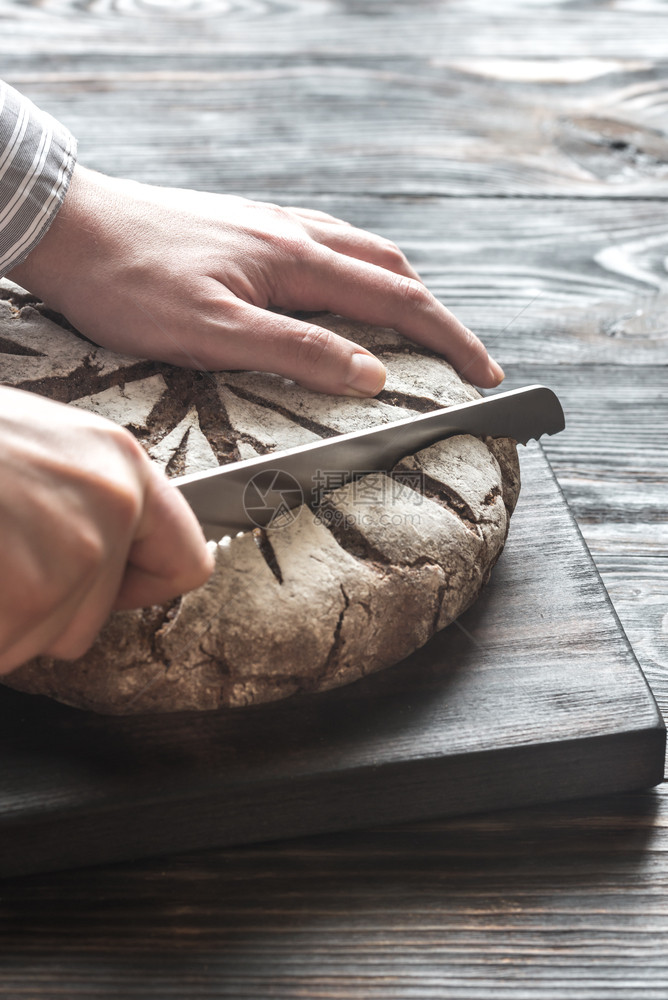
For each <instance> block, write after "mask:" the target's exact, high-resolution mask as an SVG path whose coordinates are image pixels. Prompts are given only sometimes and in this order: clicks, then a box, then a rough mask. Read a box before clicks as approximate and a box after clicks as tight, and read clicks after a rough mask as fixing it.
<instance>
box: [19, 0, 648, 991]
mask: <svg viewBox="0 0 668 1000" xmlns="http://www.w3.org/2000/svg"><path fill="white" fill-rule="evenodd" d="M665 38H666V7H665V4H664V3H663V2H661V0H645V2H643V3H642V4H640V3H632V2H626V0H618V2H615V3H607V2H599V0H589V2H585V3H570V2H567V0H554V2H548V0H539V2H536V0H509V2H506V3H503V4H499V3H493V2H487V0H452V2H448V3H447V4H446V3H443V2H440V0H309V2H307V0H286V2H278V0H237V2H234V3H222V2H221V3H219V2H217V0H200V2H199V3H197V4H196V3H195V0H193V3H189V2H187V0H184V2H183V3H181V4H178V5H177V4H176V3H175V2H174V3H170V4H167V2H160V0H156V2H155V3H152V4H151V5H150V7H149V5H148V4H144V5H142V4H140V3H139V2H138V0H118V2H117V3H115V4H112V3H111V2H106V0H99V2H88V3H86V4H85V5H83V4H74V3H72V2H68V0H40V2H37V0H33V2H19V0H0V53H1V55H2V60H3V69H2V72H3V74H5V75H7V76H10V78H13V79H16V80H17V82H19V83H20V85H21V86H23V87H24V89H26V90H27V91H28V92H29V93H31V94H32V95H34V96H35V97H38V98H39V99H43V100H44V102H45V103H47V102H48V106H49V107H50V108H51V109H53V110H55V111H56V112H57V113H59V114H61V115H62V117H63V118H65V120H68V121H70V122H71V124H72V125H73V126H74V127H75V129H76V130H78V131H79V132H80V138H81V141H82V155H83V157H84V159H85V160H87V161H89V162H92V163H94V164H95V165H97V166H99V167H103V168H105V169H107V170H110V171H112V172H118V173H124V174H134V175H135V176H137V177H140V178H143V179H151V180H161V181H163V182H170V181H173V180H177V182H179V183H181V182H187V183H188V184H189V185H202V186H213V187H216V188H218V189H220V188H222V187H223V186H226V185H230V186H232V187H235V188H240V189H243V190H244V191H245V192H246V193H248V194H254V195H256V196H258V197H270V198H278V197H279V196H280V195H281V192H283V193H284V194H285V195H286V196H287V195H290V196H291V199H294V200H297V199H299V200H303V199H304V198H306V199H307V200H308V201H309V202H314V203H316V204H317V206H318V207H324V208H327V207H328V206H329V207H330V210H335V211H336V212H337V213H338V214H340V215H342V216H344V217H349V218H351V219H352V221H354V222H356V223H357V224H358V225H368V226H369V227H370V228H373V229H376V230H378V231H382V232H385V233H387V235H389V236H391V237H392V238H394V239H397V240H399V242H401V243H402V245H405V247H406V249H407V250H408V251H409V253H410V255H411V256H412V257H413V258H414V259H415V260H416V262H417V263H418V264H419V266H420V268H421V270H422V272H423V274H424V275H425V277H426V278H427V280H428V281H429V283H430V285H431V286H432V287H434V288H435V290H436V291H437V293H438V294H439V295H440V296H441V297H442V298H443V300H444V301H446V302H448V303H449V304H450V305H451V306H452V307H453V308H454V309H456V310H457V311H458V312H459V313H460V314H462V315H463V316H464V317H465V318H466V321H467V322H469V323H470V324H471V325H472V326H473V327H474V328H475V329H476V330H479V331H480V332H482V333H483V334H484V335H485V337H486V338H487V339H488V340H490V342H491V346H492V347H493V350H494V352H495V353H496V354H497V355H498V356H499V359H500V360H501V361H502V362H503V363H504V364H505V365H506V367H507V369H508V381H509V383H511V384H520V382H521V381H543V382H546V383H547V384H552V385H554V386H555V388H558V390H559V392H560V394H561V395H562V397H563V398H564V403H565V408H566V412H567V418H568V429H567V431H566V432H565V434H564V435H562V436H561V437H559V438H555V439H553V440H550V441H549V442H548V444H547V447H548V453H549V457H550V460H551V461H552V463H553V465H554V468H555V470H556V472H557V475H558V477H559V479H560V482H561V484H562V486H563V488H564V490H565V492H566V495H567V497H568V499H569V503H570V504H571V505H572V508H573V509H574V511H575V513H576V514H577V516H578V519H579V521H580V524H581V526H582V529H583V531H584V533H585V537H586V539H587V542H588V544H589V546H590V547H591V549H592V551H593V553H594V556H595V559H596V562H597V565H598V567H599V569H600V571H601V572H602V574H603V578H604V580H605V583H606V586H607V587H608V590H609V592H610V594H611V597H612V599H613V602H614V604H615V607H616V610H617V612H618V613H619V615H620V617H621V619H622V621H623V623H624V626H625V628H626V630H627V632H628V634H629V637H630V638H631V640H632V642H633V645H634V649H635V651H636V653H637V655H638V657H639V659H640V662H641V663H642V665H643V667H644V669H645V670H646V672H647V674H648V676H649V677H650V679H651V682H652V685H653V688H654V690H655V692H656V694H657V697H658V699H659V702H660V704H661V706H662V708H663V710H664V712H665V711H667V710H668V681H667V678H668V619H667V615H668V582H667V581H668V540H667V538H666V524H667V523H668V516H667V514H666V496H668V469H667V468H666V445H665V427H666V410H665V406H666V393H665V384H666V383H665V378H666V372H667V368H668V345H667V344H666V334H665V331H666V312H667V310H666V298H665V296H666V272H665V264H664V258H665V256H666V228H665V220H666V211H665V207H666V202H665V179H664V180H662V177H663V175H662V170H663V160H662V157H663V148H664V147H663V145H661V144H662V143H664V142H665V135H666V117H665V110H664V109H665V102H664V97H663V95H664V94H665V77H666V70H665V59H666V51H665ZM198 74H201V77H200V84H199V92H198V82H197V80H198V76H197V75H198ZM411 77H413V78H411ZM353 81H354V85H355V86H354V88H353V85H352V83H353ZM290 85H291V88H292V89H290ZM272 88H275V89H276V96H274V94H273V93H272ZM92 91H94V93H93V92H92ZM235 91H236V92H237V93H238V99H239V102H240V104H243V106H244V109H245V111H246V114H247V121H246V128H247V131H246V132H244V122H243V121H242V118H241V116H240V114H239V113H238V111H237V109H236V108H235V104H234V98H233V97H231V96H230V93H232V94H234V93H235ZM402 91H403V92H402ZM214 94H215V95H216V98H217V101H218V103H216V102H215V101H214V99H213V96H212V95H214ZM474 94H475V97H476V99H475V100H473V95H474ZM133 95H134V97H133ZM278 95H280V96H281V97H282V99H283V101H284V102H285V101H286V100H288V101H294V104H295V107H297V108H299V114H298V115H297V114H291V113H290V106H289V105H288V106H287V107H286V106H285V105H284V104H280V103H279V100H278V99H277V97H278ZM316 95H317V98H316ZM388 95H391V96H392V100H393V101H394V102H396V116H397V123H398V122H401V124H402V126H403V132H402V133H401V137H403V136H404V135H405V136H407V137H409V138H410V140H411V142H412V144H413V146H414V147H415V148H416V149H417V150H419V155H416V156H415V157H414V158H413V160H412V161H411V159H410V157H409V152H408V151H407V150H406V149H405V148H404V146H403V145H402V146H401V147H400V149H399V153H398V154H397V160H396V162H394V161H392V162H388V158H387V156H385V157H384V158H383V156H382V155H381V154H382V152H383V147H382V143H383V138H384V136H385V134H388V135H393V136H395V137H396V136H397V134H398V129H397V127H396V124H395V122H394V121H393V106H392V104H390V105H388V104H387V103H386V102H385V98H386V96H388ZM501 97H502V98H503V101H502V100H501ZM98 100H99V101H100V102H101V103H100V106H101V107H103V108H104V116H106V120H102V118H99V116H96V102H97V101H98ZM255 100H257V106H256V108H255V105H254V101H255ZM490 102H491V103H490ZM483 104H484V106H481V105H483ZM462 105H463V106H464V107H465V108H466V111H467V114H468V117H466V116H465V114H464V112H463V111H462ZM120 107H123V108H125V110H126V112H128V113H131V116H132V120H131V121H130V122H129V124H126V122H125V121H123V120H121V116H120V114H119V113H118V108H120ZM492 109H493V112H494V113H492ZM157 115H160V116H161V118H162V125H163V127H164V129H165V136H166V138H165V139H164V141H161V142H160V144H159V145H158V146H157V147H156V146H154V145H151V143H149V142H148V141H145V139H146V138H150V139H151V140H152V142H153V141H158V137H157V135H156V133H157V130H156V126H155V123H154V119H155V117H156V116H157ZM439 115H441V117H439ZM348 116H350V117H348ZM299 120H300V121H301V122H302V123H303V125H304V127H303V128H301V129H300V128H299V124H298V121H299ZM328 122H331V125H332V129H330V133H331V134H329V135H328V129H327V125H328ZM353 122H354V124H355V128H354V129H353V128H352V124H353ZM378 123H382V125H383V127H382V128H381V126H380V124H378ZM306 124H307V125H308V129H307V128H306V127H305V126H306ZM349 125H350V127H348V126H349ZM223 126H225V127H226V129H227V133H226V134H225V132H223V131H222V129H223ZM539 126H542V128H541V127H539ZM128 129H129V133H128ZM385 129H387V133H386V132H385ZM448 129H450V130H451V131H452V136H451V137H450V135H449V132H448ZM216 130H218V131H217V132H216ZM128 136H130V137H131V141H130V138H128ZM287 136H290V137H292V139H293V141H295V142H296V143H297V144H298V145H299V147H300V148H301V156H302V157H303V158H304V160H303V161H302V160H300V158H299V157H297V155H296V154H295V153H294V151H292V152H290V151H288V153H287V154H286V153H285V147H286V145H287V144H286V141H285V139H286V137H287ZM432 136H433V138H434V145H433V146H431V145H430V139H431V138H432ZM316 138H317V143H318V144H316ZM449 138H451V141H450V142H448V139H449ZM520 139H521V140H522V141H521V142H520V141H519V140H520ZM226 140H227V141H226ZM344 140H348V142H347V145H346V143H345V141H344ZM254 142H256V143H260V145H259V146H258V147H257V148H261V149H263V150H265V151H268V152H269V153H271V155H272V156H274V157H275V158H276V159H277V162H270V163H268V162H266V159H267V157H266V152H265V156H264V158H261V159H259V160H258V162H255V159H256V158H254V157H253V148H254V146H253V143H254ZM657 143H658V144H659V146H658V149H659V153H660V155H659V156H655V155H654V151H656V150H657V145H656V144H657ZM263 144H264V145H263ZM323 148H324V149H326V150H327V154H328V155H327V157H325V156H323V155H322V153H321V150H322V149H323ZM394 152H395V151H393V155H394ZM286 157H287V158H286ZM284 158H286V159H285V162H284ZM469 165H470V166H469ZM307 168H308V169H307ZM412 179H413V181H412ZM328 185H329V186H328ZM429 185H431V187H430V186H429ZM242 186H243V187H242ZM379 191H382V192H384V194H385V197H383V198H375V197H374V196H375V194H376V193H377V192H379ZM435 193H437V194H439V195H442V196H447V195H450V194H452V195H453V196H452V197H439V198H434V197H432V196H433V195H434V194H435ZM464 194H465V195H466V197H463V195H464ZM481 194H483V195H485V196H486V197H476V196H479V195H481ZM507 194H512V195H513V197H512V198H508V197H503V198H502V197H499V196H500V195H507ZM543 195H546V196H549V197H542V196H543ZM574 195H577V198H576V197H574ZM632 199H633V200H632ZM536 292H539V293H540V294H539V296H538V298H535V293H536ZM522 308H525V310H526V311H525V312H524V313H523V314H522V315H521V316H518V317H517V318H514V317H516V314H517V313H518V312H519V310H520V309H522ZM638 310H641V312H640V313H638ZM508 323H510V326H509V327H508V329H507V330H505V331H504V332H503V333H501V331H502V330H503V328H504V327H505V326H506V325H507V324H508ZM600 365H602V366H603V367H599V366H600ZM666 830H668V786H666V785H663V786H661V787H660V788H659V789H658V790H657V791H656V792H654V793H650V794H642V795H627V796H619V797H616V798H614V799H608V800H601V799H595V800H591V801H590V802H586V803H581V804H578V805H574V806H565V805H560V806H558V807H555V808H548V809H545V808H543V809H535V810H524V811H522V812H505V813H501V812H497V813H495V814H493V815H488V816H484V817H477V818H476V817H468V818H464V819H458V820H452V821H449V822H445V823H432V824H419V825H418V824H416V825H413V826H410V827H403V828H401V827H396V826H395V827H391V828H387V827H386V828H376V829H373V830H369V831H367V832H365V833H358V834H346V835H339V836H329V837H319V838H311V839H308V840H300V841H286V842H284V843H281V844H275V845H263V846H261V847H252V848H243V849H230V850H227V851H219V852H211V853H208V854H203V855H198V856H194V855H191V856H181V857H174V858H171V859H169V860H167V861H157V862H145V863H141V864H135V865H116V866H114V867H109V868H106V869H97V870H92V871H85V872H81V873H68V874H63V875H51V876H34V877H31V878H24V879H16V880H13V881H6V882H4V883H3V885H2V892H1V893H0V920H1V921H2V922H1V924H0V941H1V944H2V948H1V949H0V970H1V972H2V976H1V978H0V996H2V997H3V998H7V1000H15V998H18V997H19V996H20V997H22V998H24V1000H25V998H30V1000H38V998H39V1000H43V998H47V997H49V998H50V997H51V996H54V995H56V994H57V993H60V994H65V995H68V996H72V997H79V996H81V997H110V998H111V997H113V998H116V997H118V996H119V995H123V996H127V997H130V998H134V997H137V998H139V997H142V998H147V997H152V996H155V997H161V998H162V997H165V996H169V995H170V994H175V995H179V996H187V997H192V998H199V997H202V998H203V997H214V996H215V997H229V998H233V1000H238V998H242V997H244V998H255V1000H266V998H267V997H269V996H272V997H280V998H285V1000H288V998H289V1000H297V998H298V997H301V998H308V1000H316V998H329V1000H332V998H337V1000H366V998H369V1000H370V998H378V1000H380V998H383V1000H387V998H389V997H391V998H392V1000H431V998H434V1000H436V998H438V1000H450V998H451V1000H489V997H491V996H497V995H498V996H499V997H505V998H509V1000H511V998H512V1000H563V998H567V1000H635V998H642V1000H664V998H665V997H666V995H668V960H667V958H666V956H667V955H668V896H667V894H666V886H667V884H668V865H667V863H666V857H667V849H668V844H667V843H666V836H667V835H666Z"/></svg>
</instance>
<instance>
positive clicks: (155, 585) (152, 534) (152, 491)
mask: <svg viewBox="0 0 668 1000" xmlns="http://www.w3.org/2000/svg"><path fill="white" fill-rule="evenodd" d="M212 571H213V555H212V553H211V551H210V550H209V549H208V548H207V545H206V541H205V539H204V535H203V534H202V529H201V527H200V525H199V523H198V521H197V518H196V517H195V515H194V514H193V511H192V509H191V508H190V506H189V505H188V503H187V502H186V500H185V499H184V497H183V496H182V495H181V493H180V492H179V491H178V489H177V488H176V487H175V486H172V484H171V483H170V482H169V481H168V480H167V478H166V477H165V476H164V475H163V474H162V473H161V472H160V470H159V469H157V468H156V467H155V466H153V465H152V466H151V472H150V476H149V481H148V483H147V487H146V495H145V502H144V510H143V513H142V518H141V521H140V523H139V526H138V528H137V532H136V535H135V539H134V541H133V543H132V545H131V547H130V551H129V553H128V560H127V566H126V569H125V573H124V576H123V580H122V582H121V585H120V588H119V590H118V594H117V596H116V600H115V603H114V607H115V608H116V609H120V608H138V607H146V606H149V605H151V604H162V603H163V602H164V601H168V600H171V598H173V597H177V596H178V595H179V594H185V593H186V592H187V591H189V590H194V589H195V587H199V586H201V585H202V584H204V583H206V581H207V580H208V578H209V576H210V575H211V573H212Z"/></svg>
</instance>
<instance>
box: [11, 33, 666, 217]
mask: <svg viewBox="0 0 668 1000" xmlns="http://www.w3.org/2000/svg"><path fill="white" fill-rule="evenodd" d="M147 63H148V66H147ZM2 72H3V76H5V77H6V78H7V79H8V80H9V82H10V83H13V84H14V85H15V86H17V87H18V88H19V89H21V90H23V91H24V92H25V93H27V94H28V95H29V96H30V97H31V98H32V99H33V100H35V102H36V103H37V104H38V105H40V106H42V107H46V108H47V109H48V110H50V111H51V112H52V113H53V114H54V115H55V116H56V117H57V118H60V119H61V120H63V121H64V122H65V123H66V124H67V125H68V126H69V127H70V129H71V130H72V131H73V132H74V134H75V135H77V136H78V138H79V139H80V143H81V156H82V158H83V159H84V160H85V162H86V163H87V164H88V165H90V166H92V167H95V168H96V169H101V170H104V171H107V172H117V173H121V174H130V175H132V176H134V177H136V178H137V179H139V180H145V181H151V182H157V183H168V184H175V185H181V186H185V185H192V184H193V179H194V178H196V179H197V183H198V184H199V185H201V186H203V187H205V188H211V189H214V190H228V191H233V190H237V189H241V190H242V191H244V192H247V193H249V194H252V193H255V194H258V195H262V194H269V195H270V196H272V197H274V198H283V199H285V198H289V199H294V197H302V198H303V197H306V196H308V197H311V196H312V195H313V194H318V193H321V192H334V191H335V192H341V193H344V192H345V193H348V194H354V195H357V194H360V193H362V192H366V191H368V192H374V194H386V195H398V194H410V195H411V196H415V195H416V194H420V195H425V196H428V195H449V196H452V195H476V194H477V195H481V194H482V195H485V196H487V197H489V196H491V195H508V194H512V195H518V196H521V197H526V196H527V195H530V194H549V195H551V196H555V195H557V196H562V195H565V196H578V197H586V198H591V197H601V196H606V197H620V196H624V197H629V196H633V197H648V196H650V197H651V196H657V197H662V196H663V195H664V194H665V187H666V181H667V180H668V115H667V113H666V91H667V89H668V80H667V67H666V63H665V62H663V63H660V62H656V63H649V64H647V63H639V62H638V61H626V62H621V61H620V62H614V61H607V62H606V61H598V62H596V61H593V60H575V61H574V60H572V59H570V58H569V59H555V60H550V61H549V62H544V61H539V62H528V61H526V60H503V59H484V60H483V59H479V58H473V59H470V58H466V57H465V56H464V55H463V54H459V56H458V57H457V59H456V60H453V61H445V60H444V59H443V57H442V56H441V57H440V58H432V59H426V58H425V57H424V54H415V55H405V56H403V57H402V58H400V59H398V58H396V57H392V58H390V57H388V56H381V55H374V56H373V58H371V59H369V58H368V57H365V58H359V57H357V58H355V56H354V55H350V56H348V57H343V56H338V57H337V58H331V57H329V56H325V57H322V56H319V55H317V56H310V57H309V58H304V57H300V58H297V59H295V60H286V59H285V58H268V57H267V56H266V55H265V56H264V57H262V58H257V57H255V58H252V57H248V56H246V57H240V56H239V55H237V54H233V55H232V56H230V57H227V58H225V59H224V60H222V59H221V57H220V55H216V56H210V55H202V56H199V57H195V56H193V55H192V54H191V53H186V54H181V53H179V54H178V55H174V56H173V57H172V58H171V59H170V70H169V72H166V71H165V69H164V62H163V61H162V60H161V59H156V57H155V54H152V55H150V56H148V57H137V56H114V57H113V59H112V60H111V63H110V65H107V67H106V68H105V71H104V72H103V73H100V70H99V65H98V62H97V60H96V57H93V56H91V55H90V54H89V53H86V54H82V55H79V54H77V55H76V56H72V55H68V56H67V57H65V58H64V59H63V58H59V59H58V60H53V59H49V58H48V57H47V59H46V60H45V62H44V63H41V64H40V70H39V72H37V73H36V72H35V69H34V64H33V63H32V62H27V63H26V60H24V59H21V57H20V56H17V55H16V54H13V55H8V56H7V57H6V58H5V59H3V70H2ZM184 135H187V136H188V141H187V142H186V143H184V141H183V136H184Z"/></svg>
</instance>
